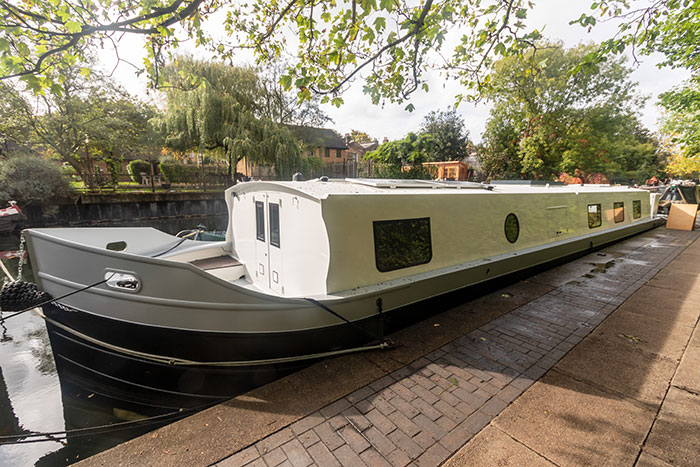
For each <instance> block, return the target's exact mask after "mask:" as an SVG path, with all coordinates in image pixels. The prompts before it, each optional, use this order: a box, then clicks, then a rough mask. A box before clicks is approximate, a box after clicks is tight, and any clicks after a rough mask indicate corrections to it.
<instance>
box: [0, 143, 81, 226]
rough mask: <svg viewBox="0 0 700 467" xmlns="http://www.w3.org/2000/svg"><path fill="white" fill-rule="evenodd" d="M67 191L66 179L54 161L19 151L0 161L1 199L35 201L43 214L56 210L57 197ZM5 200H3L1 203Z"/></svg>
mask: <svg viewBox="0 0 700 467" xmlns="http://www.w3.org/2000/svg"><path fill="white" fill-rule="evenodd" d="M69 194H70V188H69V186H68V181H67V180H66V179H65V177H64V176H63V175H62V173H61V167H60V166H59V164H58V163H57V162H56V161H52V160H47V159H44V158H42V157H39V156H38V155H21V156H15V157H10V158H8V159H6V160H3V161H0V200H3V201H9V200H16V201H18V202H20V203H21V204H22V205H27V204H38V205H40V206H42V207H43V208H44V213H45V214H50V213H51V208H52V207H53V209H54V210H55V209H56V208H55V200H56V198H65V197H67V196H68V195H69ZM3 204H4V203H3Z"/></svg>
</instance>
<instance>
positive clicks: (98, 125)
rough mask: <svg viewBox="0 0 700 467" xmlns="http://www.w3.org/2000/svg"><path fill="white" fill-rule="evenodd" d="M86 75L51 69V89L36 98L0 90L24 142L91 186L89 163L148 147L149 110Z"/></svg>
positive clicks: (7, 86) (81, 71) (71, 69)
mask: <svg viewBox="0 0 700 467" xmlns="http://www.w3.org/2000/svg"><path fill="white" fill-rule="evenodd" d="M86 70H87V68H86V67H81V66H63V67H61V68H60V69H56V70H54V73H52V74H51V75H50V76H52V77H53V78H55V83H54V85H52V87H51V88H50V89H47V90H45V91H44V92H42V93H40V94H38V95H32V94H31V93H27V92H24V91H23V90H21V89H18V88H17V86H12V85H10V84H5V85H4V86H3V89H2V91H3V93H4V94H5V95H6V96H7V100H6V101H5V102H6V103H11V104H6V105H11V106H12V108H13V109H14V110H15V113H14V118H15V120H16V121H17V122H20V123H21V125H22V127H23V128H24V129H25V130H24V135H25V136H26V138H27V140H25V141H27V142H28V143H29V144H33V145H34V146H35V147H36V148H43V149H45V152H47V154H50V155H54V156H56V157H58V158H60V159H61V160H63V161H64V162H67V163H68V164H70V165H71V166H72V167H73V168H74V169H75V171H76V172H77V173H78V175H80V176H81V177H83V179H84V180H85V181H86V183H91V178H90V177H89V174H90V173H91V171H92V161H93V160H95V159H115V158H120V157H122V156H124V155H127V154H133V153H136V152H141V151H143V149H144V146H147V145H148V144H150V141H149V139H148V138H147V136H148V135H149V123H148V122H149V120H150V119H151V118H152V117H153V115H154V113H155V110H154V109H153V108H152V107H149V106H147V105H144V104H142V103H141V102H139V101H137V100H136V99H134V98H132V97H131V96H129V95H128V94H127V93H126V92H125V91H124V90H123V89H120V88H118V87H117V86H116V85H115V84H114V83H113V82H112V81H111V80H109V79H108V78H106V77H104V76H102V75H100V74H98V73H95V72H91V73H88V72H87V71H86ZM20 123H18V124H20Z"/></svg>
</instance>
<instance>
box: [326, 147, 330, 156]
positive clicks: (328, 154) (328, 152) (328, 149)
mask: <svg viewBox="0 0 700 467" xmlns="http://www.w3.org/2000/svg"><path fill="white" fill-rule="evenodd" d="M326 157H331V148H326Z"/></svg>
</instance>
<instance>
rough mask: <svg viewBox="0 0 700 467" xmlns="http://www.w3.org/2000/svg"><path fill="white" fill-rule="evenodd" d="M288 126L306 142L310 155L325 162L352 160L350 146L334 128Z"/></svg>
mask: <svg viewBox="0 0 700 467" xmlns="http://www.w3.org/2000/svg"><path fill="white" fill-rule="evenodd" d="M287 128H289V129H290V130H291V131H292V133H294V135H295V136H296V137H297V138H298V139H299V141H301V142H302V143H303V144H304V146H305V148H306V151H307V152H306V155H307V156H309V157H312V156H313V157H318V158H320V159H321V160H322V161H323V162H324V163H331V162H345V161H347V160H352V157H351V156H350V153H349V151H348V146H347V145H346V144H345V141H343V138H341V137H340V135H338V133H336V132H335V131H334V130H330V129H328V128H314V127H310V126H299V125H287Z"/></svg>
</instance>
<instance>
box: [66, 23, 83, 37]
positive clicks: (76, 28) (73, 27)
mask: <svg viewBox="0 0 700 467" xmlns="http://www.w3.org/2000/svg"><path fill="white" fill-rule="evenodd" d="M66 28H68V31H70V32H71V33H72V34H75V33H78V32H80V31H82V30H83V26H82V25H81V24H80V23H78V22H77V21H72V20H71V21H67V22H66Z"/></svg>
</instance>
